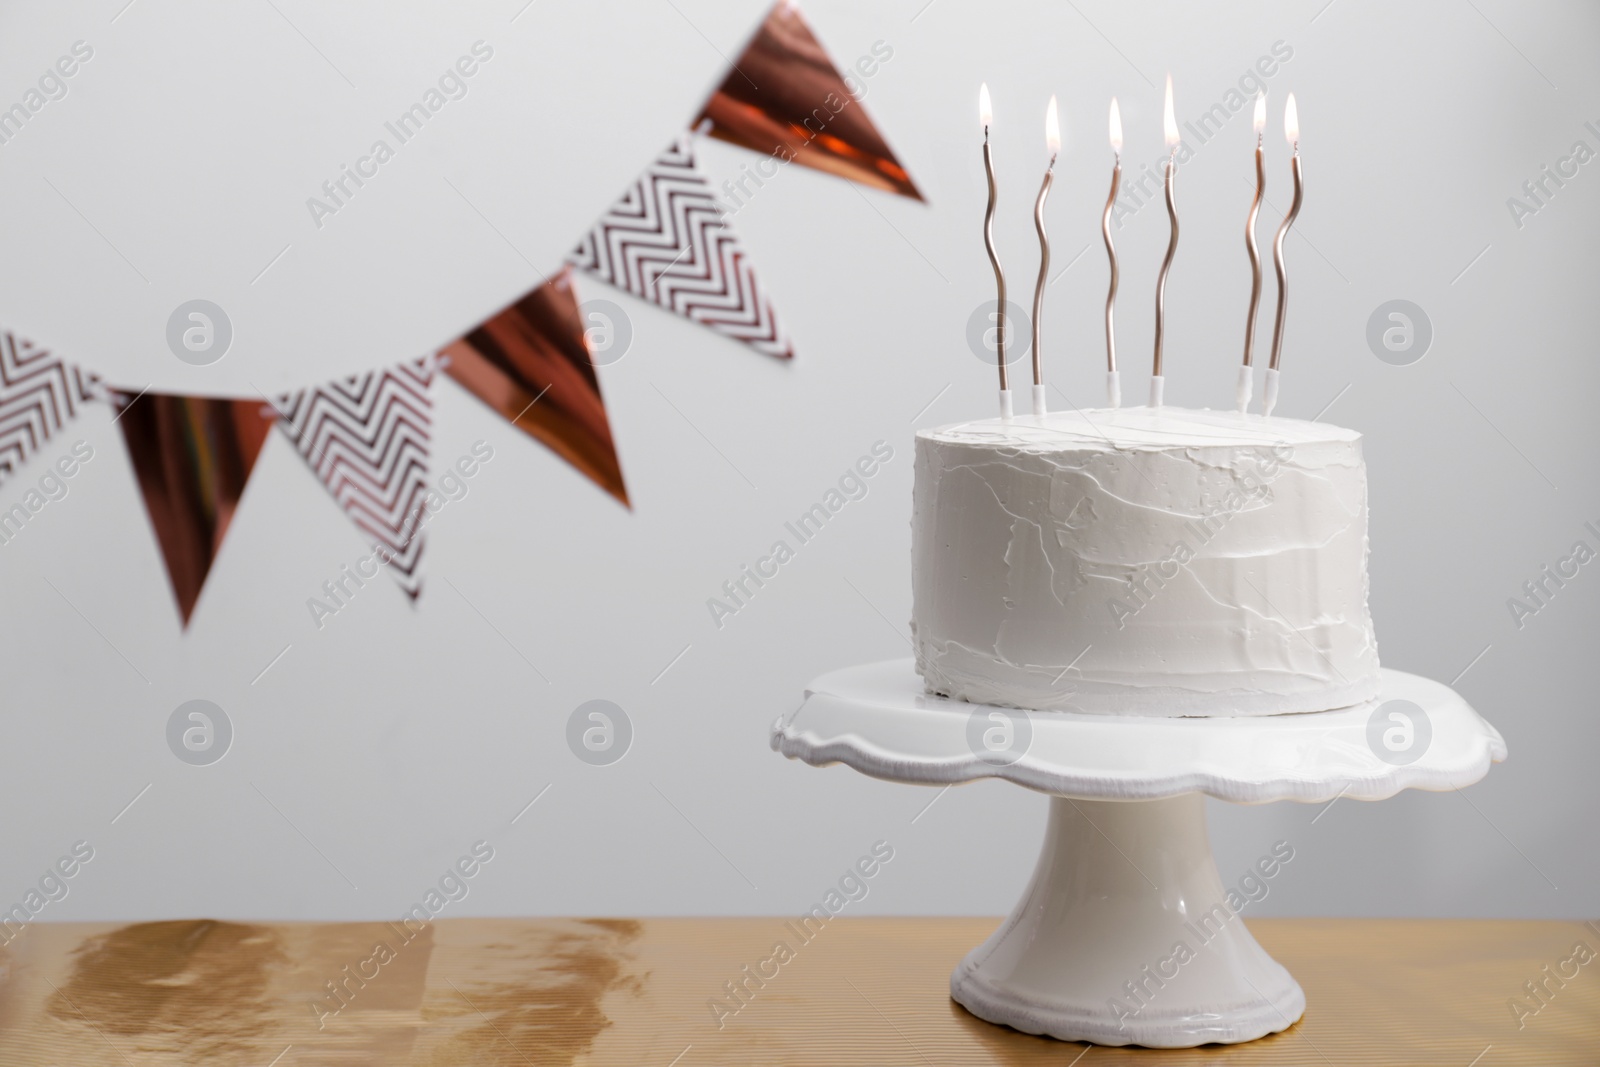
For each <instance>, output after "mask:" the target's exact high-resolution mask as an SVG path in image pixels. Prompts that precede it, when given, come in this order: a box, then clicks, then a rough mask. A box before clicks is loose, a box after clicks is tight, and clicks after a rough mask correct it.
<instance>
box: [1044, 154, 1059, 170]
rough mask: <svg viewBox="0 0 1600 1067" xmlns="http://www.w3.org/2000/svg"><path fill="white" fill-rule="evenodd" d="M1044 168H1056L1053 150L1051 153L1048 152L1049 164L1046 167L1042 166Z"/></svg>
mask: <svg viewBox="0 0 1600 1067" xmlns="http://www.w3.org/2000/svg"><path fill="white" fill-rule="evenodd" d="M1044 169H1045V170H1055V169H1056V157H1055V153H1053V152H1052V153H1051V154H1050V165H1049V166H1047V167H1045V168H1044Z"/></svg>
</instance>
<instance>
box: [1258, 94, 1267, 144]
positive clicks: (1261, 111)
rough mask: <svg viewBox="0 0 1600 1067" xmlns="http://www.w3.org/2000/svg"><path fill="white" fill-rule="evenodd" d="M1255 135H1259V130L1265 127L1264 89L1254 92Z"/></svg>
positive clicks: (1265, 105) (1265, 98) (1265, 104)
mask: <svg viewBox="0 0 1600 1067" xmlns="http://www.w3.org/2000/svg"><path fill="white" fill-rule="evenodd" d="M1255 127H1256V136H1257V137H1260V136H1261V131H1262V130H1264V129H1266V128H1267V94H1266V91H1265V90H1262V91H1261V92H1259V93H1257V94H1256V117H1255Z"/></svg>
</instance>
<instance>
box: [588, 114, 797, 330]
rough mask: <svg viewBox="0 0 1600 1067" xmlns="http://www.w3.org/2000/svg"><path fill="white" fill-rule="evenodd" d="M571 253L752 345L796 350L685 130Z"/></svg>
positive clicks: (606, 277)
mask: <svg viewBox="0 0 1600 1067" xmlns="http://www.w3.org/2000/svg"><path fill="white" fill-rule="evenodd" d="M570 260H571V262H572V263H573V265H575V266H577V267H578V268H580V269H581V270H585V271H588V272H589V273H591V274H593V275H595V276H596V277H597V278H599V279H600V280H601V281H604V282H607V283H608V284H611V285H614V286H616V287H617V288H619V289H624V290H626V291H627V292H629V293H632V294H633V295H634V296H637V297H640V298H641V299H644V300H649V301H651V302H653V303H656V304H659V305H661V306H662V307H664V308H666V309H667V310H669V311H672V312H674V313H676V314H679V315H682V316H684V317H685V318H688V319H692V320H693V321H695V322H698V323H700V325H702V326H708V327H710V328H711V329H713V330H716V331H717V332H718V333H721V334H726V335H727V336H729V337H732V338H734V339H735V340H738V341H743V342H744V343H745V344H747V345H749V346H750V347H752V348H754V349H756V350H757V351H760V352H765V353H766V354H767V355H769V356H778V357H779V358H782V359H788V358H789V357H791V356H793V355H794V350H793V349H792V348H791V347H790V344H789V339H788V338H787V337H786V336H785V335H784V333H783V330H782V328H781V327H780V326H779V325H778V317H777V315H776V314H775V313H774V312H773V310H772V303H771V301H769V300H768V299H767V296H766V294H765V292H763V291H762V288H761V286H760V284H759V283H758V282H757V281H756V276H755V271H754V270H753V269H752V268H751V266H750V260H749V258H748V257H747V256H746V254H745V251H744V248H743V246H741V245H740V243H739V239H738V237H736V236H735V235H734V232H733V229H732V228H731V227H730V226H729V225H728V223H727V220H726V219H725V218H724V217H723V209H722V206H721V204H720V203H719V202H718V200H717V198H716V197H715V196H714V195H712V192H711V183H710V182H708V181H707V180H706V178H705V175H704V174H702V173H701V171H700V169H699V167H697V166H696V165H695V160H694V149H693V147H692V145H691V142H690V139H689V137H688V136H687V135H686V136H684V137H682V138H680V139H679V140H678V141H677V142H676V143H675V144H673V145H672V147H670V148H668V149H667V151H666V152H664V153H663V154H662V155H661V156H660V158H658V159H657V160H656V161H655V162H654V163H652V164H650V166H649V167H648V168H647V169H646V170H645V172H644V174H643V175H641V176H640V177H639V180H638V181H637V182H635V183H634V184H633V185H632V186H631V187H630V188H629V189H628V191H627V192H626V193H624V194H623V196H622V199H620V200H618V201H617V202H616V204H615V205H613V206H612V208H611V210H610V211H608V212H606V214H605V215H604V216H602V217H601V219H600V221H599V222H597V223H596V224H595V226H594V229H592V230H590V231H589V233H588V234H586V235H585V236H584V238H583V240H582V241H581V242H579V244H578V247H577V249H575V250H574V251H573V253H572V255H571V257H570Z"/></svg>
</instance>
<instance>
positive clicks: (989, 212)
mask: <svg viewBox="0 0 1600 1067" xmlns="http://www.w3.org/2000/svg"><path fill="white" fill-rule="evenodd" d="M993 118H994V108H993V106H991V104H990V103H989V83H988V82H984V83H983V84H982V85H979V86H978V121H980V122H982V123H983V172H984V174H985V175H987V176H988V179H989V206H988V208H987V209H986V210H985V211H984V213H983V247H984V248H985V249H986V250H987V251H988V253H989V263H990V264H991V265H992V266H993V267H994V286H995V291H996V292H995V301H994V305H995V315H994V321H995V334H994V351H995V361H996V362H997V363H998V364H999V367H1000V417H1001V418H1002V419H1009V418H1010V417H1011V380H1010V378H1009V377H1008V376H1007V375H1006V272H1005V271H1004V270H1002V269H1001V267H1000V255H999V253H997V252H996V251H995V247H994V202H995V184H994V156H993V155H992V154H991V153H990V152H989V123H990V121H991V120H992V119H993Z"/></svg>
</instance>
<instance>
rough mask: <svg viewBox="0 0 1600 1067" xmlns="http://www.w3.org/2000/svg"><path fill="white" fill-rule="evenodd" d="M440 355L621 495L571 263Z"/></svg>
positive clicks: (513, 419) (531, 431) (471, 385)
mask: <svg viewBox="0 0 1600 1067" xmlns="http://www.w3.org/2000/svg"><path fill="white" fill-rule="evenodd" d="M440 355H442V356H444V357H445V359H444V367H445V372H446V373H447V374H449V375H450V377H451V378H453V379H455V381H456V383H457V384H459V385H460V386H461V387H462V388H464V389H466V390H467V391H468V392H469V393H471V394H472V395H473V396H475V397H477V398H478V399H479V400H481V401H483V403H485V404H487V405H488V406H489V407H490V408H492V409H493V410H494V411H496V412H498V413H499V415H500V416H501V417H502V418H504V419H505V420H506V421H507V422H510V423H512V424H513V425H515V426H516V427H517V428H518V429H520V430H522V431H523V432H524V433H526V434H527V435H528V436H529V437H532V438H533V439H534V440H536V441H539V442H541V443H543V444H544V445H545V446H546V447H548V448H549V449H550V450H551V451H552V452H554V453H555V454H556V455H558V456H560V457H561V458H562V459H564V460H566V461H567V462H568V463H570V464H572V465H573V466H574V467H576V468H577V469H578V470H579V471H581V472H582V473H583V474H584V475H585V476H586V477H587V478H589V479H590V480H591V481H593V482H594V483H595V484H596V485H598V486H599V487H600V488H601V489H604V490H605V491H606V492H608V493H610V494H611V495H612V496H614V497H616V498H617V500H619V501H621V502H622V503H623V504H627V503H628V491H627V489H626V487H625V486H624V485H623V482H622V467H621V464H620V463H618V461H617V449H616V445H615V444H614V443H613V442H612V440H611V423H610V421H609V420H608V419H607V417H606V407H605V401H603V400H602V399H601V397H600V379H599V378H598V377H597V376H596V375H595V370H594V363H593V352H592V351H591V349H590V346H589V336H588V330H587V329H586V326H585V323H584V321H583V316H582V313H581V312H580V311H579V309H578V297H577V293H576V292H575V290H574V289H573V285H572V271H571V270H570V269H565V268H564V269H563V270H562V271H561V273H559V274H557V275H556V276H555V277H553V278H551V279H550V280H549V281H548V282H546V283H545V284H543V285H541V286H539V287H538V288H537V289H534V290H533V291H532V292H530V293H528V294H527V295H526V296H524V297H523V298H522V299H521V300H518V301H517V302H516V303H515V304H512V305H511V306H510V307H508V308H506V309H505V310H504V311H501V312H500V313H499V314H497V315H495V316H494V317H493V318H490V319H488V320H487V321H485V322H484V323H482V324H481V325H479V326H477V327H475V328H474V329H472V330H470V331H469V332H468V333H467V334H466V335H465V336H463V337H461V338H459V339H458V340H455V341H452V342H451V343H450V344H448V345H446V346H445V347H444V348H443V349H442V350H441V351H440Z"/></svg>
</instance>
